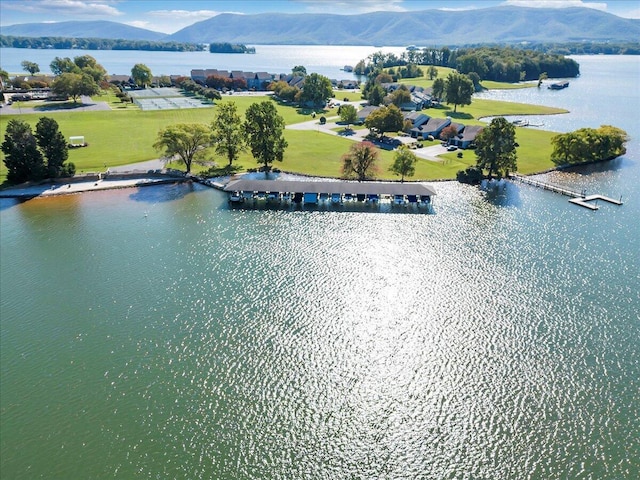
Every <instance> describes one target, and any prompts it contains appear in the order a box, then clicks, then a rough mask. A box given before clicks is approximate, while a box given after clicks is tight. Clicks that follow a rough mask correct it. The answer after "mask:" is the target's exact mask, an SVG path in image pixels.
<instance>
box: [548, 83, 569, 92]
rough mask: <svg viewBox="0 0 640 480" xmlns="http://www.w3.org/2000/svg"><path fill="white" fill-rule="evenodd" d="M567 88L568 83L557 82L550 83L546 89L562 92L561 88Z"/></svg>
mask: <svg viewBox="0 0 640 480" xmlns="http://www.w3.org/2000/svg"><path fill="white" fill-rule="evenodd" d="M568 86H569V82H558V83H552V84H551V85H549V86H548V87H547V88H548V89H549V90H562V89H563V88H567V87H568Z"/></svg>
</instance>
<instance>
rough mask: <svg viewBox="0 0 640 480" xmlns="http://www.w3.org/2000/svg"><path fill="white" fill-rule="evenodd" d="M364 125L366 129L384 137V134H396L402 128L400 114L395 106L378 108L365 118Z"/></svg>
mask: <svg viewBox="0 0 640 480" xmlns="http://www.w3.org/2000/svg"><path fill="white" fill-rule="evenodd" d="M364 124H365V125H366V127H367V128H369V129H373V130H375V131H377V132H378V133H379V134H380V138H383V137H384V134H385V132H397V131H399V130H402V127H403V126H404V118H403V116H402V112H401V111H400V109H399V108H398V107H396V106H395V105H389V106H388V107H380V108H379V109H377V110H375V111H373V112H371V113H370V114H369V116H367V118H366V120H365V121H364Z"/></svg>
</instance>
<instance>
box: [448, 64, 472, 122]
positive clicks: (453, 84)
mask: <svg viewBox="0 0 640 480" xmlns="http://www.w3.org/2000/svg"><path fill="white" fill-rule="evenodd" d="M445 91H446V97H447V103H448V104H452V103H453V111H454V112H455V111H456V109H457V108H458V105H469V104H471V95H473V82H472V81H471V80H469V78H468V77H467V76H466V75H462V74H461V73H457V72H451V73H450V74H449V75H448V76H447V81H446V82H445Z"/></svg>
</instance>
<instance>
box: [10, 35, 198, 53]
mask: <svg viewBox="0 0 640 480" xmlns="http://www.w3.org/2000/svg"><path fill="white" fill-rule="evenodd" d="M0 47H9V48H39V49H41V48H51V47H53V48H55V49H58V50H68V49H71V48H73V49H80V50H145V51H165V52H195V51H199V50H202V47H200V46H199V45H196V44H194V43H180V42H154V41H151V40H121V39H117V40H116V39H111V38H78V37H75V38H70V37H18V36H13V35H0Z"/></svg>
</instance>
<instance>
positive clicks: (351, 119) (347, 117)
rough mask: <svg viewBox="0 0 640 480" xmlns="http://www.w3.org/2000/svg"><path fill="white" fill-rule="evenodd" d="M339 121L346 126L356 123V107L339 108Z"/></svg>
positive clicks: (345, 106) (344, 106)
mask: <svg viewBox="0 0 640 480" xmlns="http://www.w3.org/2000/svg"><path fill="white" fill-rule="evenodd" d="M340 121H342V122H344V123H346V124H347V125H351V124H352V123H356V122H357V121H358V111H357V110H356V107H354V106H353V105H349V104H347V105H342V106H341V107H340Z"/></svg>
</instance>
